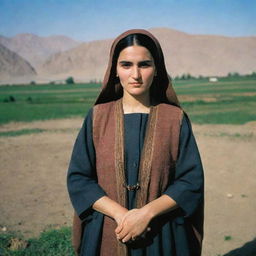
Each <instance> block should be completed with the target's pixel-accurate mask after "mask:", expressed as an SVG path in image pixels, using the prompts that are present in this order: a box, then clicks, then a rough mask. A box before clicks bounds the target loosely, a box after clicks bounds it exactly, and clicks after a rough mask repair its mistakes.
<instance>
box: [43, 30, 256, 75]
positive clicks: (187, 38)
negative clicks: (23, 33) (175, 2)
mask: <svg viewBox="0 0 256 256" xmlns="http://www.w3.org/2000/svg"><path fill="white" fill-rule="evenodd" d="M150 31H151V32H152V33H153V34H154V35H155V36H156V37H157V38H158V39H159V41H160V44H161V45H162V48H163V52H164V55H165V62H166V66H167V70H168V72H169V73H170V74H171V76H177V75H182V74H184V73H189V74H191V75H194V76H199V75H204V76H216V75H219V76H221V75H227V74H228V73H229V72H239V73H241V74H246V73H251V72H253V71H256V51H255V48H256V37H225V36H215V35H191V34H187V33H183V32H180V31H176V30H173V29H168V28H154V29H150ZM111 42H112V40H100V41H92V42H88V43H83V44H81V45H79V46H78V47H76V48H73V49H70V50H68V51H65V52H61V53H57V54H55V55H52V56H50V57H49V59H47V61H46V62H44V63H43V65H42V67H41V68H40V70H39V72H42V74H48V75H51V76H54V75H56V76H58V77H63V78H65V77H67V75H72V76H74V77H75V78H78V79H84V80H90V79H97V80H102V79H103V75H104V71H105V69H106V66H107V60H108V55H109V49H110V45H111Z"/></svg>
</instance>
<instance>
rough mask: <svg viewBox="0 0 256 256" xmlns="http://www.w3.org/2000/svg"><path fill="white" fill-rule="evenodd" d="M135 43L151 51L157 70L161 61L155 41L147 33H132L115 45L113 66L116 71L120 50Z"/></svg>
mask: <svg viewBox="0 0 256 256" xmlns="http://www.w3.org/2000/svg"><path fill="white" fill-rule="evenodd" d="M133 45H139V46H143V47H145V48H147V49H148V51H149V52H150V53H151V55H152V57H153V59H154V62H155V66H156V70H157V68H158V63H159V56H158V51H157V47H156V44H155V42H154V41H153V40H152V39H151V38H150V37H148V36H147V35H143V34H131V35H128V36H127V37H125V38H123V39H121V40H120V41H119V42H118V43H117V45H116V47H115V51H114V55H113V66H112V67H113V68H114V69H115V70H113V71H114V72H116V65H117V59H118V57H119V55H120V52H121V51H122V50H123V49H125V48H126V47H129V46H133Z"/></svg>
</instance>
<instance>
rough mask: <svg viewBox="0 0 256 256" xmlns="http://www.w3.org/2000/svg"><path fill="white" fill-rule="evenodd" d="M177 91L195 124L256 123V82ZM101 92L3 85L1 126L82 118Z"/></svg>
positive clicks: (194, 85) (184, 85) (198, 84)
mask: <svg viewBox="0 0 256 256" xmlns="http://www.w3.org/2000/svg"><path fill="white" fill-rule="evenodd" d="M174 88H175V90H176V92H177V94H178V97H179V100H180V102H181V105H182V107H183V108H184V109H185V111H186V112H187V113H188V114H189V116H190V118H191V120H192V122H193V123H198V124H225V123H226V124H244V123H246V122H250V121H252V120H256V113H255V112H256V111H255V109H256V80H248V79H244V80H239V81H235V80H234V81H232V80H226V81H220V82H217V83H210V82H208V81H206V80H191V81H177V82H176V81H175V82H174ZM99 91H100V85H99V84H72V85H54V84H53V85H49V84H46V85H24V86H2V87H0V124H4V123H9V122H12V121H25V122H28V121H35V120H47V119H60V118H69V117H74V116H80V117H83V116H84V115H85V114H86V112H87V111H88V109H89V108H90V107H91V106H92V105H93V103H94V101H95V99H96V97H97V95H98V93H99Z"/></svg>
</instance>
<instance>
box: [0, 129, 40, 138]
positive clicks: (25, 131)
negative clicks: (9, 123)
mask: <svg viewBox="0 0 256 256" xmlns="http://www.w3.org/2000/svg"><path fill="white" fill-rule="evenodd" d="M44 131H45V130H44V129H38V128H36V129H22V130H17V131H7V132H0V137H15V136H20V135H27V134H32V133H41V132H44Z"/></svg>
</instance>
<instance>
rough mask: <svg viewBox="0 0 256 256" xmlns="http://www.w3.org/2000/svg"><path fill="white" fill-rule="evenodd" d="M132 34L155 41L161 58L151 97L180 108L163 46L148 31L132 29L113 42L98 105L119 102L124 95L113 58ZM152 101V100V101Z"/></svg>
mask: <svg viewBox="0 0 256 256" xmlns="http://www.w3.org/2000/svg"><path fill="white" fill-rule="evenodd" d="M131 34H143V35H146V36H148V37H149V38H151V39H152V40H153V42H154V43H155V45H156V49H157V55H158V58H159V65H158V69H157V76H156V77H155V79H156V83H155V88H154V92H152V93H151V95H158V96H159V97H158V98H159V99H160V100H159V99H158V101H160V102H156V103H167V104H172V105H175V106H178V107H180V104H179V101H178V98H177V96H176V93H175V91H174V89H173V87H172V83H171V80H170V77H169V76H168V74H167V71H166V67H165V63H164V55H163V52H162V49H161V46H160V44H159V42H158V40H157V39H156V38H155V37H154V36H153V35H152V34H151V33H150V32H148V31H147V30H144V29H131V30H128V31H126V32H124V33H122V34H121V35H119V36H118V37H117V38H116V39H115V40H114V42H113V44H112V46H111V50H110V56H109V62H108V67H107V70H106V73H105V76H104V80H103V84H102V90H101V93H100V95H99V96H98V98H97V100H96V103H95V105H96V104H100V103H106V102H109V101H112V100H117V99H119V98H121V97H122V95H123V89H122V86H121V85H120V82H119V81H117V79H116V66H114V65H116V64H115V63H113V62H114V60H113V56H114V53H115V49H116V46H117V44H118V42H119V41H120V40H122V39H123V38H125V37H126V36H128V35H131ZM151 100H152V99H151Z"/></svg>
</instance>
